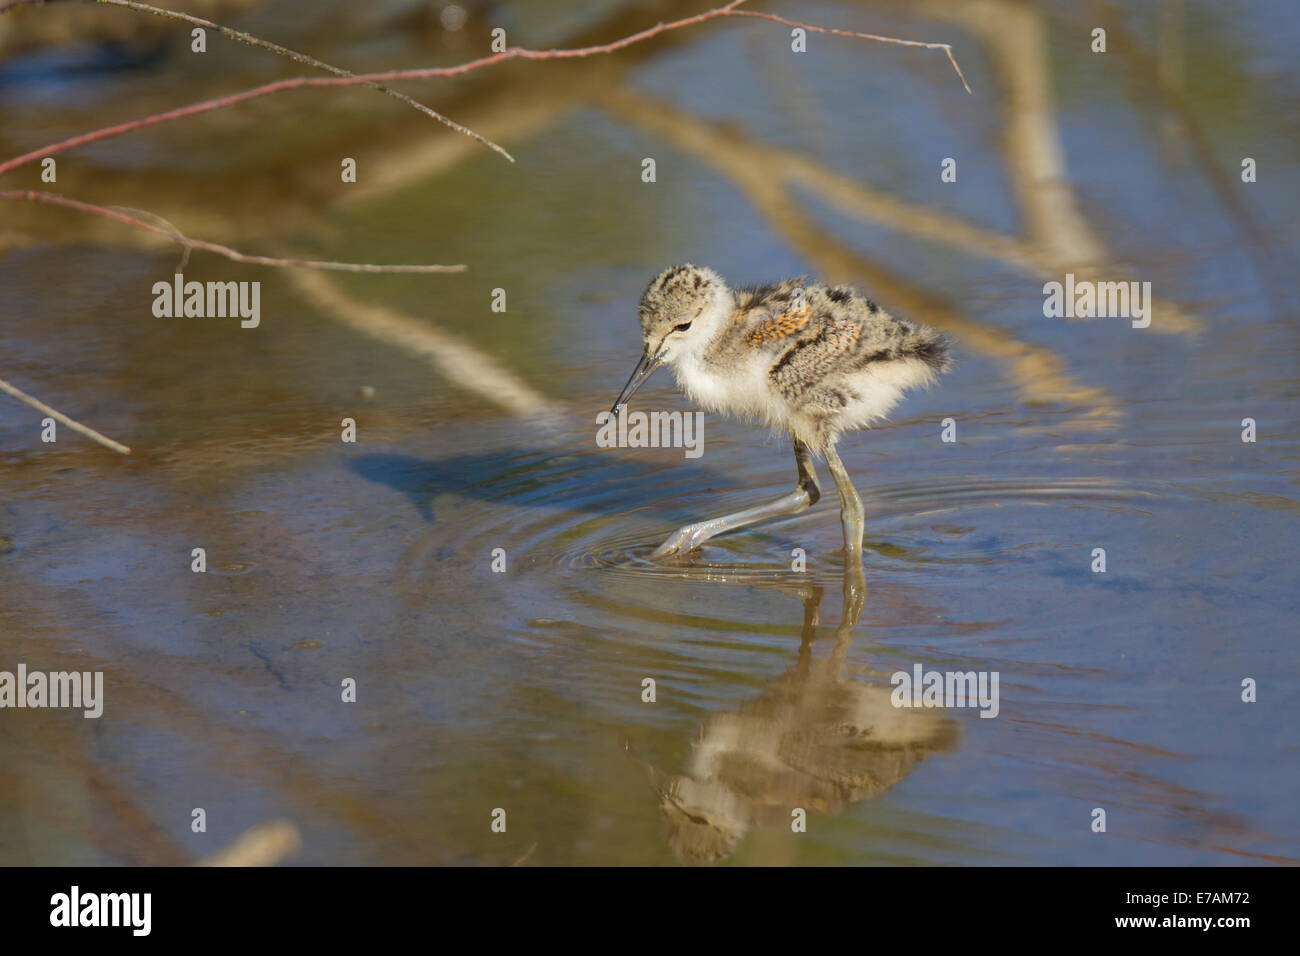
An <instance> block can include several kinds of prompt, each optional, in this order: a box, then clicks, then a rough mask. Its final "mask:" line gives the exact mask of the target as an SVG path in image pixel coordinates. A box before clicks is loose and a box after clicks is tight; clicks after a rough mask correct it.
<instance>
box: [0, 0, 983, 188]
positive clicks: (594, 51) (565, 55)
mask: <svg viewBox="0 0 1300 956" xmlns="http://www.w3.org/2000/svg"><path fill="white" fill-rule="evenodd" d="M744 2H745V0H732V2H731V3H728V4H726V5H725V6H722V7H718V8H717V9H714V10H709V11H706V12H704V13H698V14H695V15H694V16H690V17H683V18H682V19H680V20H673V21H671V22H669V23H659V24H656V25H655V26H653V27H649V28H647V29H645V30H642V31H640V32H639V33H633V34H632V35H630V36H626V37H623V38H622V39H621V40H614V41H612V42H610V43H599V44H595V45H593V46H586V47H579V48H577V49H571V50H529V49H526V48H524V47H510V48H508V49H506V50H502V51H501V52H500V53H494V54H492V55H491V56H485V57H480V58H479V59H477V60H470V61H468V62H465V63H461V64H459V65H457V66H445V67H419V68H416V69H406V70H386V71H383V72H379V73H357V74H351V75H348V76H335V77H315V76H311V77H291V78H287V79H283V80H275V81H273V82H271V83H265V84H263V85H262V86H256V87H253V88H252V89H247V90H241V91H240V92H238V93H230V94H228V95H226V96H219V97H216V98H214V99H210V100H203V101H201V102H198V103H190V104H188V105H186V106H181V107H177V108H176V109H171V110H166V111H164V112H162V113H154V114H153V115H151V116H145V117H142V118H140V119H137V120H129V121H127V122H125V123H116V124H114V125H112V126H106V127H103V128H102V129H97V130H92V131H91V132H89V133H82V134H81V135H80V136H72V137H69V138H67V139H63V140H60V141H58V142H57V143H51V144H49V145H48V146H42V147H41V148H40V149H35V150H32V151H31V152H28V153H24V154H22V155H21V156H15V157H13V158H12V159H8V160H6V161H5V162H3V163H0V174H4V173H7V172H11V171H12V170H15V169H17V168H18V167H20V166H25V165H27V164H28V163H32V162H35V161H36V160H38V159H44V158H45V157H46V156H54V155H57V154H58V153H63V152H66V151H68V150H70V149H74V148H76V147H78V146H85V145H87V144H88V143H97V142H100V141H102V140H106V139H113V138H115V137H118V136H122V135H124V134H126V133H130V132H134V131H135V130H139V129H145V128H147V127H150V126H157V125H159V124H161V123H167V122H170V121H172V120H177V119H182V118H185V117H188V116H199V115H201V114H203V113H210V112H212V111H213V110H219V109H223V108H225V107H228V106H234V105H235V104H237V103H244V102H247V101H249V100H254V99H259V98H260V97H263V96H269V95H271V94H272V93H281V92H284V91H285V90H294V89H305V88H308V87H346V86H366V85H371V86H373V85H375V84H378V83H391V82H394V81H397V80H423V79H433V78H444V79H445V78H448V77H453V76H462V75H464V74H466V73H470V72H472V71H474V70H478V69H482V68H484V67H488V66H494V65H495V64H497V63H503V62H505V61H506V60H515V59H523V60H569V59H576V58H580V57H588V56H596V55H599V54H604V53H614V52H616V51H618V50H622V49H625V48H626V47H629V46H632V45H633V44H636V43H641V42H642V41H644V40H648V39H650V38H651V37H655V36H658V35H659V34H661V33H666V32H667V31H669V30H678V29H681V28H683V27H687V26H693V25H695V24H699V23H704V22H706V21H708V20H715V19H718V18H720V17H727V16H741V15H748V14H749V11H738V10H736V7H738V6H740V5H741V4H742V3H744ZM4 9H5V8H4V7H3V6H0V12H3V11H4ZM772 18H773V17H772V16H770V15H765V16H764V19H772ZM782 22H793V21H782ZM797 25H799V26H803V25H802V24H797ZM804 28H805V29H815V30H819V31H822V32H832V31H826V30H823V28H820V27H807V26H805V27H804ZM835 32H842V31H835ZM847 35H849V36H855V37H859V38H862V39H868V40H873V41H876V42H880V43H893V44H899V45H902V46H923V47H932V48H936V49H939V48H947V45H946V44H928V43H921V42H919V41H915V40H900V39H898V38H896V37H885V36H877V35H875V34H869V33H863V34H847ZM947 53H948V56H949V59H950V60H952V63H953V66H954V67H956V65H957V61H956V59H955V58H953V56H952V51H951V49H950V48H949V49H947ZM957 75H958V76H959V77H960V78H961V81H962V85H963V86H966V79H965V77H964V76H962V74H961V70H960V69H958V70H957ZM966 89H967V90H969V89H970V88H969V87H968V86H966Z"/></svg>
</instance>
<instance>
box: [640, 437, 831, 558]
mask: <svg viewBox="0 0 1300 956" xmlns="http://www.w3.org/2000/svg"><path fill="white" fill-rule="evenodd" d="M794 460H795V462H796V464H798V466H799V484H798V485H797V486H796V487H795V489H794V491H791V492H789V493H788V494H784V495H782V496H781V497H780V498H777V499H776V500H775V501H770V502H768V503H767V504H765V505H755V506H754V507H753V508H746V509H745V510H743V511H737V512H735V513H734V514H729V515H721V516H719V517H717V518H709V519H708V520H707V521H698V522H696V523H694V524H688V525H684V526H683V527H681V528H678V529H677V531H676V532H674V533H673V535H672V536H671V537H670V538H669V539H668V540H667V541H665V542H664V543H663V544H661V545H659V547H658V548H656V549H655V551H654V553H653V554H652V555H650V557H651V558H666V557H668V556H669V555H673V554H685V553H686V552H688V551H694V550H695V549H696V548H698V547H699V546H700V545H702V544H703V543H704V542H706V541H708V540H709V539H710V538H713V537H716V536H717V535H720V534H722V533H723V532H724V531H731V530H733V529H735V528H742V527H744V526H745V525H747V524H753V523H754V522H756V521H763V520H765V519H767V518H776V517H779V516H780V515H793V514H798V513H799V512H801V511H803V510H804V509H805V508H808V507H810V506H811V505H813V504H815V503H816V502H817V499H818V498H820V497H821V495H822V493H821V488H819V487H818V485H817V472H816V471H814V470H813V463H812V452H810V451H809V450H808V446H807V445H805V444H804V443H803V442H801V441H800V440H799V439H797V438H796V439H794Z"/></svg>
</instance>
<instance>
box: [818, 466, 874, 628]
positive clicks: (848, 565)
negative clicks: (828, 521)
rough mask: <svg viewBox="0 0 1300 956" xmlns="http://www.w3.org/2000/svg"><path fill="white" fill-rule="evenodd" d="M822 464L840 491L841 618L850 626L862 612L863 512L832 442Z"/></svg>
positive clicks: (864, 579) (864, 583)
mask: <svg viewBox="0 0 1300 956" xmlns="http://www.w3.org/2000/svg"><path fill="white" fill-rule="evenodd" d="M826 467H827V468H829V469H830V472H831V477H832V478H833V479H835V488H836V490H837V491H838V492H839V493H840V525H841V526H842V527H843V528H844V620H845V621H851V622H852V623H851V624H850V625H849V626H850V627H852V626H853V625H854V624H857V623H858V617H859V615H861V613H862V604H863V601H864V600H865V597H866V589H867V579H866V572H865V571H863V569H862V531H863V525H864V523H865V520H864V519H865V512H864V511H863V508H862V499H861V498H859V497H858V492H857V489H856V488H854V487H853V479H852V478H850V477H849V473H848V471H847V470H846V469H845V467H844V462H842V461H840V456H839V455H838V454H837V453H836V451H835V446H834V445H827V446H826Z"/></svg>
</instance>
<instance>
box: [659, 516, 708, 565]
mask: <svg viewBox="0 0 1300 956" xmlns="http://www.w3.org/2000/svg"><path fill="white" fill-rule="evenodd" d="M710 537H711V535H710V534H709V533H708V529H707V528H706V527H705V526H704V525H702V524H688V525H686V526H684V527H682V528H678V529H677V530H676V531H674V532H673V533H672V535H671V536H669V538H668V540H667V541H665V542H664V543H663V544H661V545H659V547H657V548H655V549H654V551H653V552H652V553H651V555H650V560H652V561H658V560H660V559H661V558H671V557H677V556H680V555H684V554H688V553H690V552H691V551H694V550H695V549H696V548H698V547H699V546H700V545H702V544H703V543H704V542H705V541H707V540H709V538H710Z"/></svg>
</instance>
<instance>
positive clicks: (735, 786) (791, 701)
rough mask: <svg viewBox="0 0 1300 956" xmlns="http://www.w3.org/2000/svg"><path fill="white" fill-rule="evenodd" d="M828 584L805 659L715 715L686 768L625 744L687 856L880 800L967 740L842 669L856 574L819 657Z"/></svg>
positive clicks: (948, 722)
mask: <svg viewBox="0 0 1300 956" xmlns="http://www.w3.org/2000/svg"><path fill="white" fill-rule="evenodd" d="M823 591H824V589H823V588H822V587H821V586H819V585H815V584H808V585H805V586H803V587H802V588H801V589H800V598H801V600H802V601H803V605H804V623H803V634H802V642H801V644H800V647H799V658H798V661H797V662H796V664H795V665H794V667H793V668H791V669H790V670H789V671H788V672H787V673H786V675H785V676H784V677H782V678H781V679H780V680H779V681H777V682H776V683H775V684H774V685H773V686H772V687H771V688H770V689H769V690H768V691H767V692H766V693H765V694H763V695H762V696H760V697H758V698H756V699H754V700H751V701H747V702H746V703H744V704H742V705H741V706H740V707H739V708H737V709H736V710H734V711H729V712H726V713H720V714H714V715H712V716H710V717H709V718H708V719H707V720H706V721H705V722H704V723H703V724H702V725H701V726H700V728H699V732H698V735H697V737H696V740H695V743H694V745H693V747H692V753H691V757H690V760H689V762H688V766H687V768H686V771H685V772H684V773H682V774H680V775H678V776H672V775H670V774H668V773H665V772H664V771H662V770H660V769H659V768H657V767H654V766H652V765H651V764H649V763H647V762H646V761H644V760H643V759H641V758H640V757H639V756H638V755H637V754H636V753H635V752H634V751H633V749H632V746H631V744H630V742H627V741H625V742H624V748H625V751H626V752H627V754H628V756H630V757H631V758H632V759H634V760H636V761H637V762H638V763H640V764H642V766H644V767H645V769H646V770H647V772H648V773H649V776H650V781H651V785H652V786H653V787H654V790H655V792H656V794H657V795H658V797H659V819H660V823H661V825H662V829H663V834H664V837H665V839H666V840H667V841H668V845H669V846H670V847H671V848H672V851H673V853H674V854H675V855H676V856H677V858H678V859H679V860H681V861H682V862H683V863H690V864H702V863H715V862H717V861H719V860H723V859H726V858H727V857H729V856H731V855H732V854H733V853H735V852H736V850H737V848H738V847H739V845H740V842H741V840H742V839H744V837H745V834H746V833H747V832H748V831H749V829H750V828H751V827H755V826H758V827H786V826H790V823H791V819H792V811H793V810H794V809H795V808H797V807H798V808H803V809H804V810H805V811H807V812H808V813H822V814H833V813H839V812H841V811H842V810H844V809H845V808H846V807H849V806H852V805H853V804H856V803H860V802H862V801H863V800H869V799H872V798H873V797H876V796H879V795H880V794H882V793H884V792H885V791H886V790H888V789H889V788H890V787H892V786H894V784H896V783H898V782H899V781H901V780H902V779H903V778H905V777H906V776H907V775H908V774H909V773H910V772H911V771H912V768H913V767H914V766H915V765H916V764H917V763H918V762H919V761H921V760H923V759H925V757H926V756H927V755H928V754H930V753H933V752H937V751H943V750H948V749H950V748H951V747H952V746H953V744H954V743H955V742H956V740H957V724H956V721H954V720H952V719H951V718H949V717H944V716H940V715H939V714H937V713H934V712H931V711H925V710H914V709H910V708H901V709H900V708H895V707H894V706H893V705H892V704H891V703H890V689H889V688H888V687H882V686H880V685H876V684H868V683H864V682H863V681H860V680H852V679H845V678H844V677H843V676H842V674H841V672H842V670H843V666H844V659H845V656H846V655H847V653H848V650H849V647H850V646H851V644H852V643H853V627H854V626H855V625H856V624H857V622H858V618H859V616H860V615H861V612H862V602H863V595H864V588H863V582H862V581H861V579H860V578H859V577H858V576H857V575H855V574H854V573H853V571H852V570H846V573H845V581H844V613H843V615H842V617H841V622H840V625H839V627H837V628H836V631H835V647H834V649H833V650H832V652H831V654H830V655H829V656H828V657H827V658H826V659H824V660H822V661H814V660H813V654H812V649H813V644H814V643H816V640H817V630H818V627H819V621H820V615H821V601H822V594H823Z"/></svg>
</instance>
